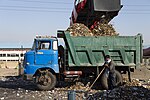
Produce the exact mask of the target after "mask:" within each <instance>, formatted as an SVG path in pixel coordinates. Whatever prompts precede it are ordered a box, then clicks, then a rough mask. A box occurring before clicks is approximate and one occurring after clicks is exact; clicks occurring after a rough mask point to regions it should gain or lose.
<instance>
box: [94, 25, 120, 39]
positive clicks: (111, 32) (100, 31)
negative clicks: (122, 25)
mask: <svg viewBox="0 0 150 100" xmlns="http://www.w3.org/2000/svg"><path fill="white" fill-rule="evenodd" d="M92 33H93V35H94V36H117V35H119V34H118V33H117V32H116V31H115V29H114V27H113V25H112V24H108V23H100V22H98V23H97V25H96V26H95V28H94V29H93V30H92Z"/></svg>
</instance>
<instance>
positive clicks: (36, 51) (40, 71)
mask: <svg viewBox="0 0 150 100" xmlns="http://www.w3.org/2000/svg"><path fill="white" fill-rule="evenodd" d="M23 68H24V78H25V79H26V80H33V81H34V82H36V83H37V86H38V88H39V89H42V90H43V89H44V90H45V89H47V88H48V89H51V88H53V87H54V86H55V84H56V74H57V73H59V65H58V40H57V38H56V37H51V36H36V38H35V39H34V43H33V46H32V49H31V50H30V51H28V52H27V53H26V54H25V57H24V63H23Z"/></svg>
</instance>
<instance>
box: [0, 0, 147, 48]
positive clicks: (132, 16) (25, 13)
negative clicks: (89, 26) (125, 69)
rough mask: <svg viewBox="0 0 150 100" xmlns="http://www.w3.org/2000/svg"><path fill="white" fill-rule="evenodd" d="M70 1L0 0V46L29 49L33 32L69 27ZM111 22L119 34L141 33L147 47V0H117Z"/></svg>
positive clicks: (41, 32)
mask: <svg viewBox="0 0 150 100" xmlns="http://www.w3.org/2000/svg"><path fill="white" fill-rule="evenodd" d="M73 2H74V0H0V48H20V47H21V46H23V47H25V48H29V47H31V46H32V43H33V39H34V37H35V36H36V35H52V36H56V33H57V30H66V29H67V27H69V23H70V20H69V18H70V16H71V12H72V9H73ZM121 4H122V5H123V8H122V9H121V11H120V12H119V15H118V16H117V17H115V18H114V19H113V20H112V21H111V23H112V24H113V25H114V27H115V29H116V31H117V32H118V33H119V34H120V35H121V36H124V35H125V36H135V35H137V34H138V33H141V34H142V35H143V40H144V43H143V45H144V46H150V0H121Z"/></svg>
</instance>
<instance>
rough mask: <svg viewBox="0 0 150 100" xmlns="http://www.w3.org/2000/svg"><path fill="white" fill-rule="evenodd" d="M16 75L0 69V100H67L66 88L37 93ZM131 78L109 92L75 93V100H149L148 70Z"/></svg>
mask: <svg viewBox="0 0 150 100" xmlns="http://www.w3.org/2000/svg"><path fill="white" fill-rule="evenodd" d="M17 75H18V69H12V68H11V69H7V68H1V69H0V76H1V77H0V100H28V99H29V100H68V91H66V87H57V88H55V89H54V90H51V91H38V90H37V89H36V87H35V84H34V83H32V82H28V81H24V80H22V78H20V77H17ZM131 76H132V80H133V81H132V83H129V82H126V85H124V86H120V87H118V88H115V89H113V90H111V91H106V90H94V89H91V90H90V92H88V95H87V93H85V92H80V93H78V92H76V98H77V99H76V100H93V99H94V100H112V99H113V100H118V99H119V100H139V99H140V100H150V70H149V68H148V67H145V66H143V67H141V68H139V69H136V70H135V72H134V73H131ZM123 77H127V75H123ZM67 89H68V87H67ZM85 94H86V95H85Z"/></svg>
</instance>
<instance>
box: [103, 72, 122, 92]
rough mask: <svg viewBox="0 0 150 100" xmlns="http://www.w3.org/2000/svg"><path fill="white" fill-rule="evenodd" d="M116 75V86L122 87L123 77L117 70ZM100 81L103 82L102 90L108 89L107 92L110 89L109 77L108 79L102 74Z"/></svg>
mask: <svg viewBox="0 0 150 100" xmlns="http://www.w3.org/2000/svg"><path fill="white" fill-rule="evenodd" d="M115 73H116V86H120V85H122V83H123V79H122V75H121V74H120V72H118V71H117V70H115ZM100 80H101V86H102V88H103V89H106V90H107V89H109V88H108V77H107V75H106V73H103V74H102V76H101V79H100Z"/></svg>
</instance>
